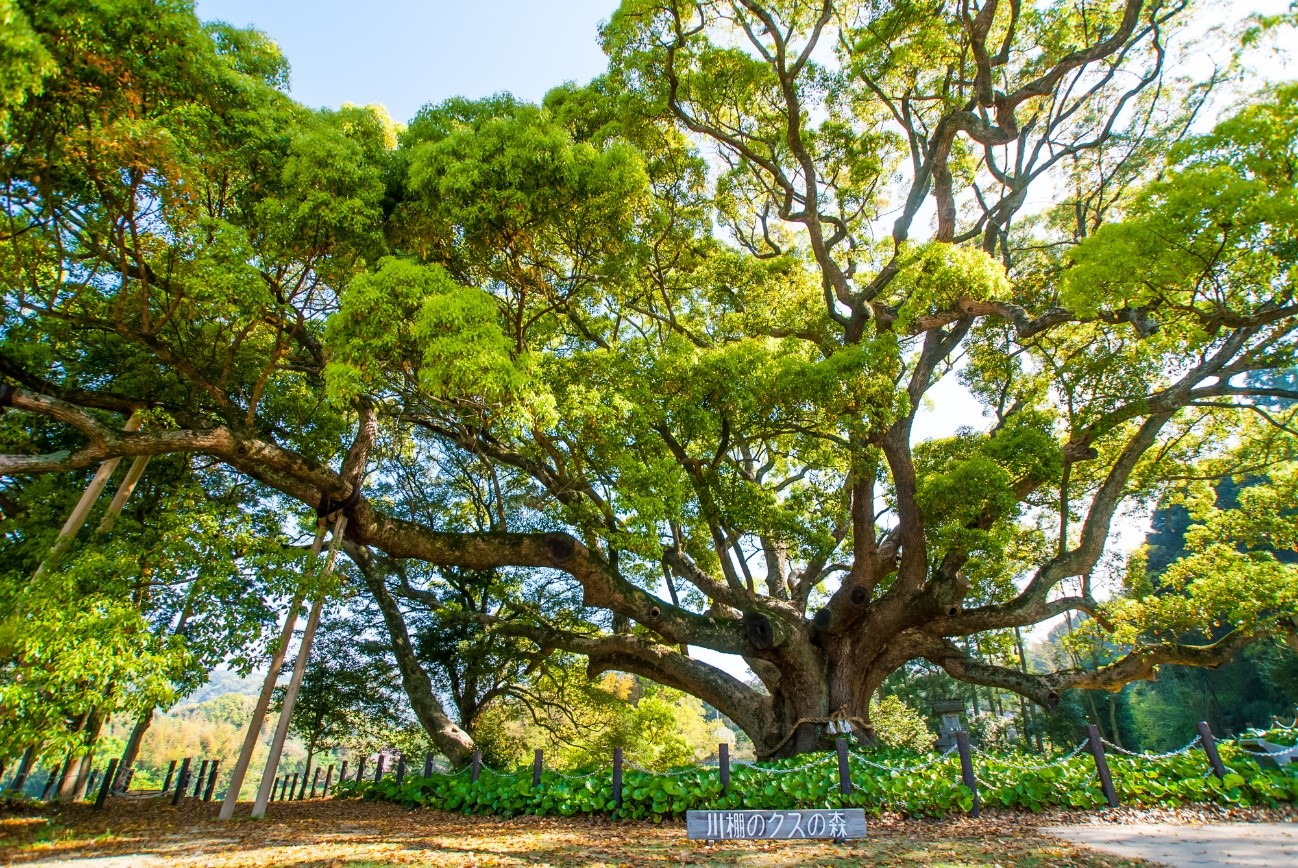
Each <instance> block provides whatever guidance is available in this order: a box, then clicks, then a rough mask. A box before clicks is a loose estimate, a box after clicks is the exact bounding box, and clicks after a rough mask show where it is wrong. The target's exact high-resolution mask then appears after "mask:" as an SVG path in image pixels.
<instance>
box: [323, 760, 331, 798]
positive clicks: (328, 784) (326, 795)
mask: <svg viewBox="0 0 1298 868" xmlns="http://www.w3.org/2000/svg"><path fill="white" fill-rule="evenodd" d="M333 782H334V767H333V763H330V764H329V771H327V772H325V782H324V789H323V790H322V791H321V792H320V798H322V799H327V798H329V788H330V787H331V786H333Z"/></svg>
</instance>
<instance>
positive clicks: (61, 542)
mask: <svg viewBox="0 0 1298 868" xmlns="http://www.w3.org/2000/svg"><path fill="white" fill-rule="evenodd" d="M143 421H144V418H143V417H142V416H141V415H140V414H139V412H135V413H132V414H131V418H129V419H127V420H126V424H125V425H124V426H123V427H122V430H123V431H126V432H128V433H132V432H135V431H138V430H139V429H140V425H141V424H142V423H143ZM121 460H122V459H121V458H110V459H108V460H107V461H105V462H104V463H103V464H100V465H99V469H98V470H96V471H95V475H94V477H93V478H92V479H91V480H90V484H89V485H87V486H86V490H85V491H84V492H82V494H81V499H80V500H78V501H77V505H76V506H75V507H73V508H72V512H71V514H69V515H68V520H67V521H65V522H64V523H63V527H62V528H61V529H60V530H59V535H58V536H57V537H55V538H54V544H53V545H52V546H50V550H49V553H48V554H46V555H45V559H44V560H43V561H41V563H40V566H38V567H37V568H36V572H35V575H36V576H41V575H44V573H45V571H46V570H47V569H49V567H50V566H52V565H53V564H54V562H55V561H57V560H58V559H59V558H61V557H62V556H63V555H64V554H66V553H67V551H68V549H69V548H71V547H72V541H73V540H74V539H75V538H76V536H77V532H78V531H80V530H81V528H82V526H83V525H85V523H86V519H87V518H89V517H90V510H91V508H92V507H93V506H94V505H95V501H96V500H98V499H99V495H100V494H102V493H103V491H104V486H105V485H107V484H108V479H109V477H110V476H112V475H113V471H114V470H116V469H117V465H118V463H119V462H121ZM123 503H125V499H123Z"/></svg>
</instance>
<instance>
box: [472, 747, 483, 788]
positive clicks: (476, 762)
mask: <svg viewBox="0 0 1298 868" xmlns="http://www.w3.org/2000/svg"><path fill="white" fill-rule="evenodd" d="M469 774H470V775H471V780H472V781H473V782H474V783H475V784H476V783H477V782H478V776H479V775H481V774H482V751H480V750H475V751H474V752H473V766H472V768H470V769H469Z"/></svg>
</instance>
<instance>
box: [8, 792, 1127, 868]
mask: <svg viewBox="0 0 1298 868" xmlns="http://www.w3.org/2000/svg"><path fill="white" fill-rule="evenodd" d="M216 812H217V806H216V805H214V804H213V805H204V804H201V803H200V804H189V805H184V806H182V807H180V808H179V809H177V808H172V807H170V806H169V805H165V806H164V805H154V804H149V803H147V802H134V803H131V802H115V803H114V802H110V803H109V806H108V807H107V809H106V810H104V811H103V812H102V813H100V812H96V811H94V810H93V809H92V808H86V807H83V806H70V807H66V808H63V809H61V810H59V811H57V812H46V813H35V814H30V815H26V816H14V815H10V816H6V817H0V863H2V864H5V865H14V866H35V865H39V866H44V868H51V866H76V868H128V866H129V868H152V866H163V865H166V866H185V868H190V866H193V868H197V866H219V868H243V866H268V865H269V866H293V868H325V866H348V868H386V866H396V865H430V866H431V865H437V866H439V868H488V866H491V868H522V866H551V868H563V866H573V865H590V866H608V868H613V866H618V868H621V866H639V865H667V864H687V865H700V866H715V868H721V866H736V865H737V866H746V868H747V866H776V865H810V866H844V868H845V866H849V865H851V866H876V865H877V866H943V868H957V866H959V868H963V866H987V868H990V866H993V865H1020V866H1029V868H1030V866H1040V868H1046V866H1075V868H1135V866H1140V865H1143V864H1145V863H1141V862H1139V861H1134V860H1130V859H1124V858H1121V857H1116V856H1111V855H1107V854H1103V853H1098V852H1096V851H1091V850H1086V849H1083V848H1079V847H1077V846H1075V845H1072V844H1069V843H1066V842H1063V841H1059V840H1057V839H1053V838H1050V837H1048V836H1046V835H1045V834H1043V833H1041V832H1038V831H1037V830H1036V828H1035V826H1036V825H1037V823H1036V822H1035V820H1036V819H1037V818H1034V817H1029V816H1025V815H1017V814H1010V815H1000V816H995V817H984V818H983V819H981V820H969V819H966V818H956V819H952V820H943V821H924V820H905V819H901V818H897V817H884V818H881V819H878V820H870V821H869V837H868V838H867V839H866V840H864V841H857V842H851V843H848V844H841V845H836V844H831V843H823V844H822V843H814V842H795V843H785V842H780V843H774V842H736V843H727V844H722V845H714V846H706V845H703V844H697V843H695V842H691V841H687V840H686V839H685V828H684V824H683V823H681V822H674V823H664V824H662V825H654V824H652V823H644V822H612V821H609V820H606V819H593V818H568V819H541V818H536V817H520V818H517V819H512V820H501V819H496V818H489V817H466V816H463V815H460V814H447V813H443V812H438V811H423V810H421V811H407V810H404V809H402V808H399V807H396V806H394V805H385V804H376V803H364V802H355V801H339V802H334V801H316V802H302V803H296V804H290V805H279V804H277V805H274V806H272V811H271V816H270V817H269V818H268V819H266V820H264V821H260V822H254V821H251V820H236V821H233V822H229V823H222V822H220V821H219V820H217V819H216Z"/></svg>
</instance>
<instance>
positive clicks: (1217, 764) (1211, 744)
mask: <svg viewBox="0 0 1298 868" xmlns="http://www.w3.org/2000/svg"><path fill="white" fill-rule="evenodd" d="M1199 744H1201V745H1203V752H1204V753H1206V754H1207V755H1208V762H1209V763H1211V765H1212V773H1213V774H1214V775H1216V776H1217V779H1218V780H1225V779H1226V766H1225V764H1224V763H1222V761H1221V754H1219V753H1217V739H1215V738H1213V737H1212V729H1211V727H1209V726H1208V721H1206V720H1201V721H1199Z"/></svg>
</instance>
